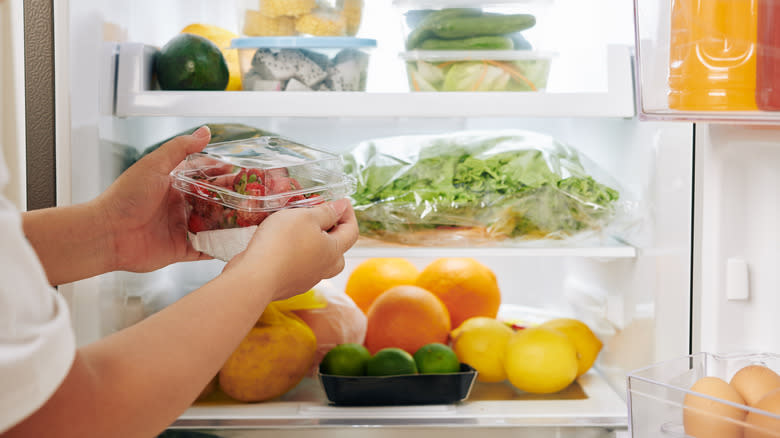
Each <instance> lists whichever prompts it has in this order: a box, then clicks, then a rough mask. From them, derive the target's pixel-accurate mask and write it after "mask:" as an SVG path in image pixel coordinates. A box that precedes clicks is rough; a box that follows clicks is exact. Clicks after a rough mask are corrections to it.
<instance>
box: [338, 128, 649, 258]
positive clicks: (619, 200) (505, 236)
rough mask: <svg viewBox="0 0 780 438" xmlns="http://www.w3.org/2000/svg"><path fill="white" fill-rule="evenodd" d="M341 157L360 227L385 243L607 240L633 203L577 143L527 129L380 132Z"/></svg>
mask: <svg viewBox="0 0 780 438" xmlns="http://www.w3.org/2000/svg"><path fill="white" fill-rule="evenodd" d="M344 161H345V164H346V172H347V173H348V174H350V175H352V176H353V177H355V178H356V179H357V182H358V184H357V185H358V187H357V191H356V192H355V194H354V195H352V201H353V205H354V208H355V212H356V214H357V218H358V222H359V224H360V232H361V235H362V236H363V237H364V238H373V239H379V240H382V241H385V242H393V243H400V244H406V245H434V246H435V245H466V244H467V245H479V244H489V245H497V244H499V245H500V244H507V245H510V246H511V245H517V244H523V243H531V242H539V241H544V242H543V243H544V244H545V245H548V244H551V243H552V242H561V243H570V242H571V241H572V240H575V239H576V240H578V241H581V240H588V239H595V240H598V241H600V242H604V241H605V240H609V238H610V237H612V236H613V234H615V233H616V232H618V231H617V230H616V228H618V229H620V228H622V227H624V226H625V225H626V219H627V218H628V217H630V216H631V215H630V213H631V210H632V209H633V207H632V206H634V205H635V203H633V202H629V201H628V200H626V199H624V194H623V191H622V190H621V189H620V188H619V186H618V184H617V182H615V181H614V180H613V179H612V178H610V177H609V176H608V175H607V173H606V172H604V171H603V170H601V169H599V168H598V167H597V166H595V165H594V164H593V163H592V162H590V161H589V160H588V159H587V157H585V156H583V155H582V154H580V153H579V152H578V151H577V150H575V149H574V148H572V147H570V146H568V145H565V144H563V143H561V142H559V141H557V140H555V139H554V138H552V137H549V136H547V135H543V134H538V133H534V132H528V131H517V130H513V131H490V132H479V131H468V132H459V133H452V134H446V135H422V136H401V137H388V138H381V139H375V140H370V141H365V142H363V143H360V144H359V145H357V146H356V147H355V148H354V149H352V150H351V151H349V152H347V153H346V154H344Z"/></svg>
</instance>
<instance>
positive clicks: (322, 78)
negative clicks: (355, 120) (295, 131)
mask: <svg viewBox="0 0 780 438" xmlns="http://www.w3.org/2000/svg"><path fill="white" fill-rule="evenodd" d="M375 47H376V40H373V39H365V38H351V37H253V38H237V39H234V40H233V42H232V44H231V48H235V49H238V52H239V62H240V67H241V78H242V83H243V89H244V90H245V91H365V89H366V80H367V71H368V62H369V56H370V52H371V50H372V49H373V48H375Z"/></svg>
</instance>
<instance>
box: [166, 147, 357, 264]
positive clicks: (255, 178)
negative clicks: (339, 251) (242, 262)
mask: <svg viewBox="0 0 780 438" xmlns="http://www.w3.org/2000/svg"><path fill="white" fill-rule="evenodd" d="M171 176H172V178H173V182H172V184H173V187H174V188H175V189H177V190H179V191H180V192H182V193H183V194H184V199H185V203H184V204H185V208H186V216H187V231H188V237H189V239H190V242H191V243H192V245H193V247H194V248H195V249H196V250H198V251H202V252H204V253H206V254H209V255H211V256H212V257H215V258H218V259H220V260H226V261H227V260H229V259H230V258H232V257H233V256H234V255H236V254H238V253H239V252H241V251H243V250H244V249H245V248H246V245H247V243H248V242H249V239H250V238H251V237H252V234H253V233H254V229H255V226H256V225H258V224H260V223H261V222H262V221H263V220H265V218H266V217H268V216H269V215H270V214H273V213H274V212H276V211H279V210H282V209H286V208H295V207H309V206H313V205H317V204H320V203H322V202H326V201H330V200H334V199H340V198H343V197H345V196H348V195H350V194H352V193H353V192H354V189H355V181H354V180H353V179H352V178H351V177H349V176H347V175H345V174H344V172H343V162H342V160H341V158H340V157H339V156H338V155H335V154H331V153H329V152H325V151H321V150H318V149H314V148H310V147H307V146H304V145H301V144H298V143H295V142H292V141H290V140H286V139H283V138H280V137H258V138H252V139H247V140H238V141H230V142H224V143H214V144H212V145H209V146H208V147H206V148H205V149H204V150H203V152H200V153H195V154H191V155H189V156H188V157H187V158H186V159H185V160H184V161H183V162H182V163H181V164H180V165H179V166H178V167H177V168H176V169H174V170H173V172H171Z"/></svg>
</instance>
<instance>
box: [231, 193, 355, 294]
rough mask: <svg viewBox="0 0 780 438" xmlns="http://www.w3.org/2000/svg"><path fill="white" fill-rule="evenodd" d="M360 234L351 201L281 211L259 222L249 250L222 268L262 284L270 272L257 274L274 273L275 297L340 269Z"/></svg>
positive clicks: (311, 284)
mask: <svg viewBox="0 0 780 438" xmlns="http://www.w3.org/2000/svg"><path fill="white" fill-rule="evenodd" d="M357 238H358V226H357V219H356V218H355V212H354V211H353V210H352V206H351V205H350V203H349V201H348V200H345V199H342V200H339V201H335V202H329V203H326V204H321V205H318V206H315V207H310V208H291V209H286V210H280V211H277V212H275V213H273V214H271V215H270V216H268V217H267V218H266V219H265V220H264V221H263V222H262V223H261V224H260V225H259V226H258V229H257V231H256V232H255V234H254V235H253V236H252V240H251V241H250V242H249V245H248V246H247V249H246V250H245V251H243V252H242V253H240V254H238V255H236V256H235V257H234V258H233V259H231V260H230V262H229V263H228V264H227V265H226V266H225V270H224V272H228V271H233V270H236V271H239V272H240V274H241V275H242V276H245V277H246V279H247V280H248V281H247V283H248V284H257V285H260V286H262V287H263V288H264V289H266V288H267V287H268V286H269V284H268V283H267V281H268V277H264V278H260V279H258V280H257V281H255V280H254V279H253V278H254V277H255V276H256V275H260V274H262V273H264V274H265V275H271V276H272V277H273V283H272V284H271V285H270V286H271V287H272V290H273V291H274V296H273V297H272V300H281V299H284V298H289V297H291V296H293V295H297V294H299V293H303V292H306V291H308V290H309V289H311V288H312V287H314V285H316V284H317V283H318V282H319V281H320V280H322V279H323V278H331V277H334V276H336V275H337V274H338V273H339V272H341V271H342V270H343V269H344V253H345V252H346V251H347V250H348V249H349V248H351V247H352V245H354V244H355V242H356V241H357ZM261 268H262V269H261Z"/></svg>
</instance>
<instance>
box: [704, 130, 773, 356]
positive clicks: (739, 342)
mask: <svg viewBox="0 0 780 438" xmlns="http://www.w3.org/2000/svg"><path fill="white" fill-rule="evenodd" d="M778 142H780V128H778V127H777V126H764V127H757V126H739V125H712V124H699V125H697V126H696V156H697V160H696V161H697V167H696V180H697V182H696V186H697V190H696V198H697V202H696V212H695V213H694V216H695V217H696V218H697V220H696V230H697V231H696V237H695V241H696V242H697V245H696V249H695V251H696V254H697V255H696V260H697V266H695V268H694V272H695V274H696V275H695V276H694V281H695V283H694V306H693V309H694V319H693V320H694V322H695V324H694V333H693V335H694V336H693V341H694V351H706V352H715V353H726V352H743V351H744V352H778V351H780V339H778V336H777V333H778V330H780V321H778V318H777V317H776V315H775V314H774V313H775V310H777V309H780V294H778V286H780V277H778V275H780V274H778V270H777V267H778V263H779V262H780V254H779V253H778V245H779V244H780V232H778V227H777V223H778V219H780V204H778V199H780V193H779V192H778V187H780V185H778V183H779V182H780V181H778V172H777V170H778V168H780V147H778Z"/></svg>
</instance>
